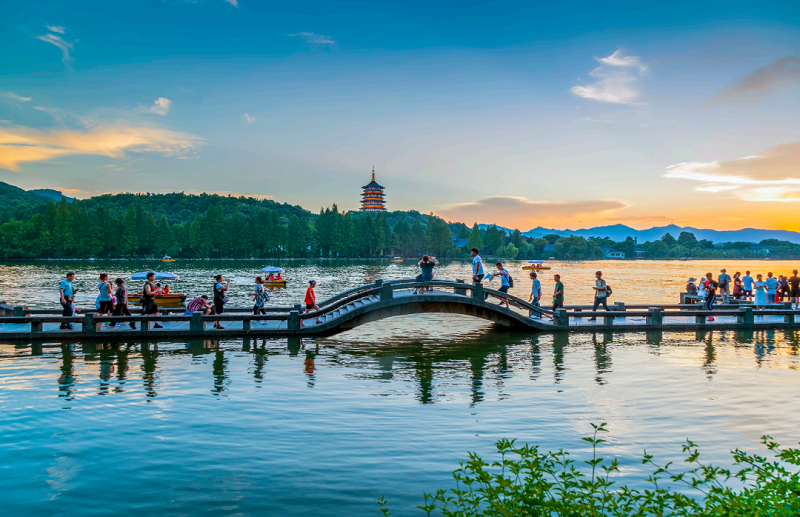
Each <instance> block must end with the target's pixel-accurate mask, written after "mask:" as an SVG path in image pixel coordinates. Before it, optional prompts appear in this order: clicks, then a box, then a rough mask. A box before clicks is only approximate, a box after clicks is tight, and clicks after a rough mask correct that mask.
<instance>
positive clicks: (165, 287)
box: [161, 284, 169, 294]
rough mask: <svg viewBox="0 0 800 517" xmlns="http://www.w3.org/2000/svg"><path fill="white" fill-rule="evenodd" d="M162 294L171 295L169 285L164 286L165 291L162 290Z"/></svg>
mask: <svg viewBox="0 0 800 517" xmlns="http://www.w3.org/2000/svg"><path fill="white" fill-rule="evenodd" d="M161 294H169V284H166V285H165V286H164V289H162V291H161Z"/></svg>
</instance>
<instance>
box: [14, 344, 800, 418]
mask: <svg viewBox="0 0 800 517" xmlns="http://www.w3.org/2000/svg"><path fill="white" fill-rule="evenodd" d="M689 335H691V336H693V337H694V338H695V339H696V341H692V340H691V338H689V337H688V336H689ZM676 339H677V340H678V341H677V342H679V343H680V344H682V345H687V344H688V345H689V347H686V346H683V347H682V348H681V349H682V350H684V351H686V352H684V353H689V354H691V355H692V357H693V358H694V359H693V361H697V362H696V363H695V364H699V365H700V372H701V373H702V374H703V375H704V376H705V377H706V378H707V380H708V381H713V379H714V376H716V375H717V374H718V372H719V370H720V362H721V361H723V364H724V361H725V359H721V358H720V350H721V349H723V348H721V347H724V349H725V350H730V349H732V348H733V349H737V350H738V351H737V352H736V356H737V357H739V356H740V354H741V351H742V350H744V349H746V348H749V349H750V350H751V351H752V356H751V357H752V358H753V359H752V360H753V363H754V365H755V366H756V367H757V368H761V367H765V366H766V365H767V363H768V362H769V361H773V359H774V358H773V356H777V355H785V356H787V357H795V358H796V357H798V350H800V332H796V331H779V332H778V331H774V330H769V331H736V332H732V331H728V332H716V331H714V332H712V331H705V332H698V333H693V334H683V335H678V337H676V335H667V336H666V337H665V336H664V335H663V334H662V333H660V332H659V333H647V334H637V335H633V334H625V335H615V334H613V333H611V332H603V333H599V332H598V333H595V334H589V335H583V334H581V335H575V334H569V333H557V334H542V335H524V334H512V333H507V332H502V331H495V330H491V331H489V332H484V333H481V334H475V335H471V336H470V337H469V338H466V339H462V340H461V341H460V342H458V343H439V342H437V341H436V340H431V341H418V342H404V343H398V344H381V343H342V342H341V341H340V340H336V341H333V340H329V339H325V338H319V339H310V338H306V339H301V338H299V337H297V338H290V339H266V338H263V339H243V340H231V341H220V340H208V339H201V340H191V341H189V342H185V343H171V342H160V343H159V342H138V343H116V344H111V343H94V344H91V343H86V344H82V345H77V346H80V350H81V353H79V354H76V344H70V343H67V344H63V345H61V346H60V353H61V357H60V366H59V375H58V381H57V386H58V395H59V397H62V398H64V399H65V400H73V398H74V397H75V392H76V385H77V383H78V380H79V378H81V379H90V378H91V379H97V385H96V386H93V388H92V391H93V392H94V393H96V394H99V395H103V396H106V395H109V394H112V393H124V392H126V391H128V390H130V389H131V384H130V380H129V379H128V377H129V376H130V374H131V370H132V368H133V369H134V370H135V371H138V372H140V374H141V382H142V386H143V387H144V393H145V395H146V397H147V399H153V398H155V397H157V396H158V395H159V390H160V388H161V384H162V383H161V379H160V376H161V375H163V373H162V372H161V370H162V366H161V361H160V359H161V358H162V357H164V356H170V357H173V356H189V357H191V358H192V362H193V364H208V365H210V370H211V371H210V374H211V379H209V381H210V390H209V391H210V392H211V393H212V394H214V395H215V396H223V395H226V394H227V392H229V391H230V389H231V382H232V376H233V379H236V375H235V373H233V374H232V372H231V368H232V363H231V360H232V359H233V356H234V355H236V356H242V357H247V358H249V360H248V362H247V367H246V371H247V377H248V378H250V379H252V382H254V384H255V385H256V386H257V387H261V385H262V384H263V383H264V382H265V381H266V379H267V371H268V370H267V366H268V362H269V361H270V356H280V355H284V356H287V355H288V356H289V357H298V356H300V357H302V367H301V368H302V372H303V377H304V380H305V384H306V386H307V387H309V388H315V387H318V386H319V382H320V376H319V372H320V370H322V369H328V368H337V369H343V370H345V371H346V372H348V373H346V375H350V376H353V377H358V378H366V379H372V380H375V381H378V382H380V383H387V384H391V385H392V386H387V387H384V388H381V387H379V386H380V385H376V389H378V391H383V390H388V391H389V392H392V393H394V392H396V391H397V389H398V386H397V383H400V385H402V384H408V385H409V386H412V387H413V396H414V398H415V399H416V400H418V401H419V402H420V403H422V404H431V403H435V402H437V401H440V400H444V399H448V398H451V397H452V396H453V393H454V390H457V389H462V388H464V389H465V392H466V394H467V395H468V400H469V404H470V405H471V406H476V405H479V404H481V403H483V402H484V401H485V400H486V397H487V393H493V394H494V395H493V396H496V397H497V398H499V399H503V398H506V397H508V396H510V395H513V393H511V392H510V391H508V388H507V386H508V379H511V378H512V377H513V376H514V374H515V373H516V372H518V371H520V370H525V371H527V375H528V378H529V379H530V380H531V381H541V379H542V374H543V372H544V370H546V369H549V368H552V382H553V383H554V384H556V385H558V384H561V383H563V382H564V380H565V377H566V376H567V375H569V372H570V370H571V368H570V354H569V353H570V351H574V352H575V353H577V352H579V351H582V350H587V351H588V350H591V353H592V358H593V365H592V367H593V375H592V377H593V382H594V383H596V384H597V385H598V386H605V385H607V384H608V383H609V379H610V378H611V374H612V373H613V372H614V363H615V361H614V360H613V359H614V351H615V350H618V349H619V347H620V346H625V347H628V346H630V345H636V344H639V345H645V346H646V347H647V348H646V350H647V351H648V353H650V351H651V350H654V351H655V352H654V353H655V354H663V353H669V354H673V353H674V350H675V348H674V347H669V346H667V347H665V346H664V343H666V344H667V345H669V344H672V343H676ZM686 339H688V341H686ZM47 346H48V347H49V346H50V345H47ZM14 350H20V352H19V354H20V355H21V354H25V352H24V350H25V349H24V348H18V347H15V348H14ZM49 350H52V348H49V349H48V352H45V354H46V355H49V354H50V352H49ZM781 350H783V352H781ZM29 353H30V354H31V355H37V354H42V353H43V352H42V347H41V344H40V345H39V346H38V347H35V348H31V349H30V352H29ZM548 354H551V355H552V357H551V358H547V357H546V356H547V355H548ZM26 355H27V354H26ZM576 357H577V356H576ZM723 357H726V356H723ZM548 359H549V360H548ZM773 362H774V361H773ZM137 363H138V364H137ZM294 364H297V363H294ZM590 364H591V363H590ZM783 367H787V368H792V369H796V368H797V362H796V361H790V362H789V364H788V365H786V364H784V366H783ZM582 371H583V370H582V369H580V370H578V371H577V372H576V375H582V373H580V372H582ZM90 372H91V373H90ZM87 373H90V374H89V375H87ZM382 394H383V393H382Z"/></svg>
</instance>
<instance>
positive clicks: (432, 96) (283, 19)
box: [0, 0, 800, 230]
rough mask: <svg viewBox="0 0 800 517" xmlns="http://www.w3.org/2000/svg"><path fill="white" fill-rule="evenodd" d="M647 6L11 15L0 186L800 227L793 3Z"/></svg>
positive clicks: (352, 6)
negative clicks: (382, 196) (381, 199)
mask: <svg viewBox="0 0 800 517" xmlns="http://www.w3.org/2000/svg"><path fill="white" fill-rule="evenodd" d="M118 4H119V5H118ZM648 4H652V3H643V2H615V3H614V4H613V5H603V3H599V2H571V3H569V5H568V6H567V7H564V6H560V5H553V4H552V3H538V2H487V1H472V2H470V1H460V2H455V1H452V2H356V1H345V2H297V3H291V4H286V3H272V2H255V1H249V0H240V1H233V0H230V1H226V0H197V1H195V2H186V1H178V0H175V1H155V0H150V1H143V2H130V3H108V2H71V3H63V2H37V1H31V2H14V3H9V2H6V3H4V6H3V15H2V24H1V25H0V43H2V48H3V49H4V50H5V52H3V53H2V55H0V180H2V181H6V182H8V183H11V184H15V185H18V186H21V187H23V188H56V189H61V190H63V191H65V192H68V193H70V194H73V195H77V196H78V197H87V196H90V195H94V194H98V193H103V192H117V191H135V192H144V191H151V192H163V191H175V190H178V191H180V190H183V191H187V192H203V191H207V192H221V193H232V194H247V195H255V196H271V197H273V198H275V199H276V200H279V201H288V202H291V203H296V204H301V205H303V206H305V207H307V208H309V209H312V210H316V209H318V208H319V207H320V206H328V205H330V204H331V203H334V202H336V203H338V205H339V206H340V208H344V209H353V208H356V207H357V203H358V200H359V195H358V194H359V187H360V186H361V185H363V184H365V183H366V181H367V180H368V175H369V171H370V170H371V167H372V166H373V165H374V166H375V169H376V172H377V175H378V179H379V181H380V182H381V183H382V184H384V185H385V186H386V187H387V195H388V199H389V205H390V208H391V209H417V210H420V211H423V212H428V211H433V212H435V213H437V214H441V215H443V216H444V217H446V218H448V219H453V220H464V221H466V222H468V223H471V222H473V221H475V220H477V221H480V222H497V223H498V224H503V225H506V226H519V227H520V228H522V229H523V230H524V229H527V228H529V227H532V226H536V225H538V224H542V225H544V226H555V227H559V228H565V227H578V226H594V225H598V224H613V223H617V222H623V223H626V224H630V225H632V226H637V227H649V226H652V225H657V224H663V223H667V222H670V221H674V222H675V223H678V224H692V225H699V226H705V227H713V228H736V227H743V226H760V227H770V228H786V229H800V223H798V222H796V221H795V219H796V218H795V217H791V213H792V211H793V210H794V211H796V206H797V203H798V202H800V143H798V142H800V128H798V127H797V124H796V121H797V120H798V119H800V103H798V93H799V92H800V88H798V86H799V85H800V57H798V55H799V54H800V50H798V49H800V26H799V24H798V22H800V4H797V3H789V2H780V3H778V2H672V3H663V5H661V6H652V5H648Z"/></svg>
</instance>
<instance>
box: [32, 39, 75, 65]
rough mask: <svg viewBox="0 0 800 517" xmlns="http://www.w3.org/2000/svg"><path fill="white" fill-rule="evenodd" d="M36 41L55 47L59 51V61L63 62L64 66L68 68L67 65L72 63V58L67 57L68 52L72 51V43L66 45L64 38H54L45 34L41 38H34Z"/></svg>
mask: <svg viewBox="0 0 800 517" xmlns="http://www.w3.org/2000/svg"><path fill="white" fill-rule="evenodd" d="M36 39H38V40H41V41H45V42H47V43H50V44H52V45H55V46H56V47H58V48H60V49H61V56H62V57H61V61H63V62H64V65H66V66H67V67H69V66H70V65H69V63H70V62H71V61H72V56H70V55H69V53H70V51H71V50H73V48H72V43H68V42H67V41H66V40H64V38H62V37H61V36H56V35H55V34H45V35H43V36H36Z"/></svg>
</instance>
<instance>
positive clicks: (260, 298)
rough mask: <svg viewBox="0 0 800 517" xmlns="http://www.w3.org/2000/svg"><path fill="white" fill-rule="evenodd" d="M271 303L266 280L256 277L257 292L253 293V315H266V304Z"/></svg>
mask: <svg viewBox="0 0 800 517" xmlns="http://www.w3.org/2000/svg"><path fill="white" fill-rule="evenodd" d="M268 301H269V295H268V294H267V290H266V289H265V288H264V279H262V278H261V277H260V276H257V277H256V292H255V293H253V314H266V313H267V311H266V309H264V304H265V303H267V302H268Z"/></svg>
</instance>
